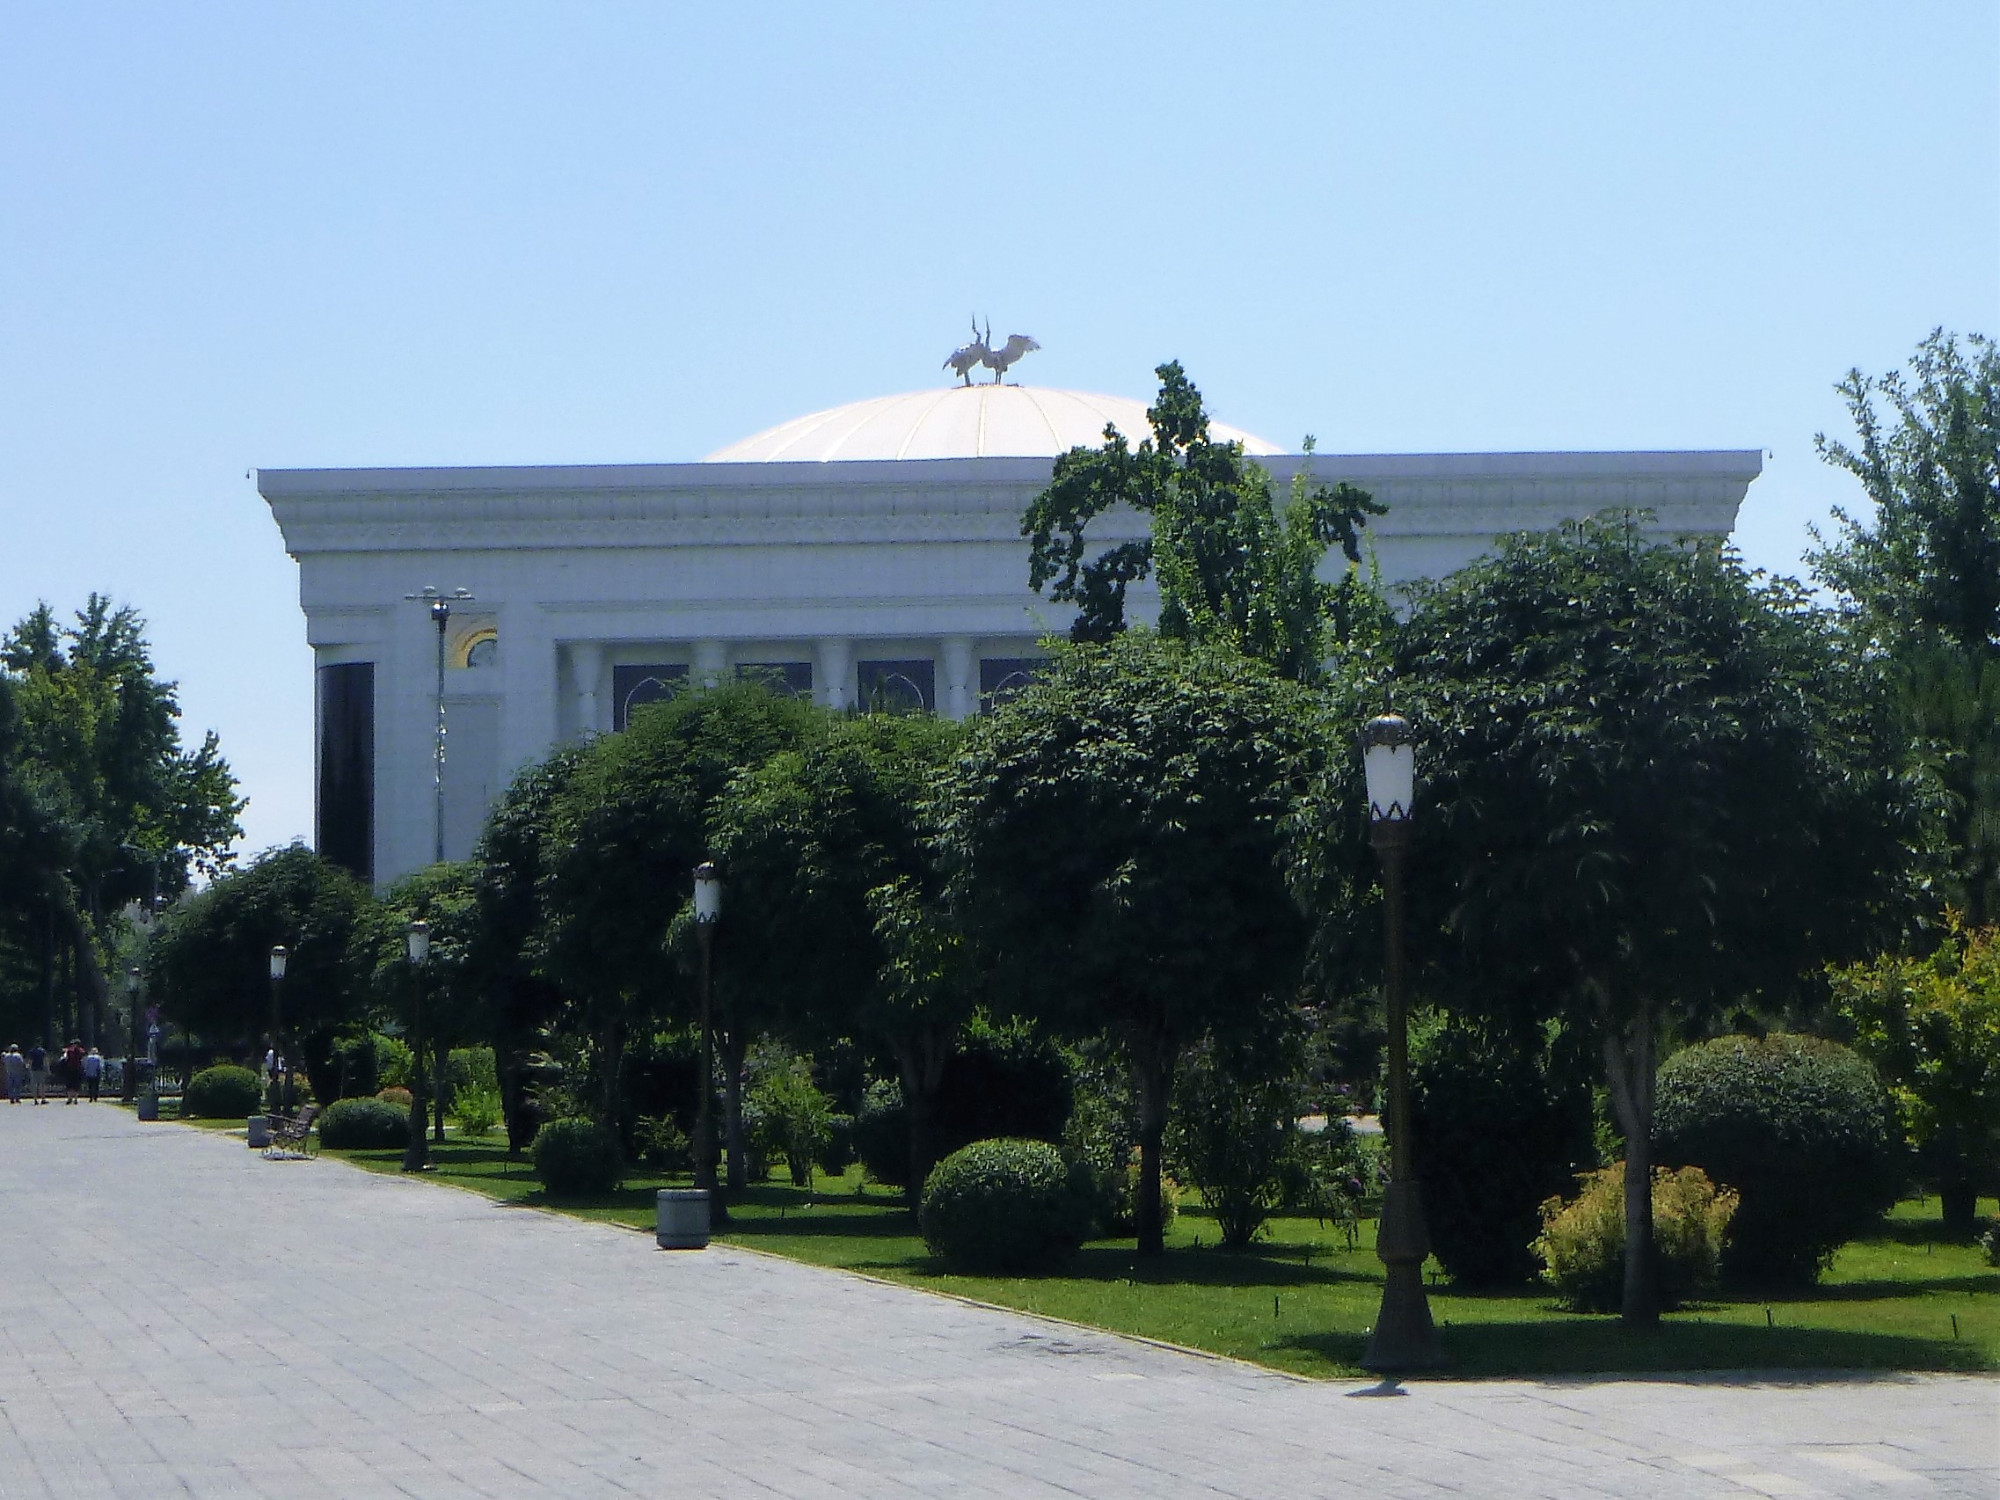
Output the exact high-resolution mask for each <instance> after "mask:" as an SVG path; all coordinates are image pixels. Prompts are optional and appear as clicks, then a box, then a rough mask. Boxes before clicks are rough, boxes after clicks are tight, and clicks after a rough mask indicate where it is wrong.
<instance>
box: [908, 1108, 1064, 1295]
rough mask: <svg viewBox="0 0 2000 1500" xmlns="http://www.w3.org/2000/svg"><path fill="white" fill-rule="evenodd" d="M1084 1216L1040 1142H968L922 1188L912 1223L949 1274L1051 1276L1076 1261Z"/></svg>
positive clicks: (1058, 1158) (1058, 1157)
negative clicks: (1038, 1273)
mask: <svg viewBox="0 0 2000 1500" xmlns="http://www.w3.org/2000/svg"><path fill="white" fill-rule="evenodd" d="M1089 1216H1090V1209H1089V1205H1088V1204H1087V1203H1086V1202H1085V1201H1084V1197H1083V1195H1082V1194H1081V1193H1079V1192H1078V1191H1077V1190H1076V1189H1075V1187H1074V1186H1073V1185H1072V1183H1071V1180H1070V1172H1069V1168H1068V1166H1067V1165H1065V1163H1064V1162H1063V1159H1062V1153H1060V1152H1059V1151H1057V1150H1056V1148H1055V1147H1053V1146H1051V1145H1049V1144H1048V1143H1047V1142H1046V1141H1023V1140H997V1141H975V1142H973V1143H972V1144H971V1145H970V1146H964V1147H961V1148H960V1149H959V1150H957V1151H954V1152H952V1154H951V1155H949V1156H947V1157H946V1158H945V1159H944V1160H943V1161H941V1162H939V1163H938V1164H937V1166H936V1167H935V1168H934V1169H932V1171H931V1175H930V1177H929V1179H928V1180H927V1181H926V1182H925V1183H924V1194H923V1199H922V1202H921V1203H920V1205H919V1207H918V1210H917V1223H918V1225H919V1227H920V1228H921V1229H922V1230H923V1235H924V1243H925V1244H926V1245H928V1246H929V1247H930V1250H931V1253H932V1254H934V1255H936V1256H937V1257H939V1258H940V1259H941V1260H943V1261H944V1263H945V1265H946V1267H947V1268H948V1269H950V1270H953V1271H970V1272H982V1273H991V1274H1001V1275H1012V1274H1019V1273H1022V1272H1035V1271H1053V1270H1055V1269H1056V1268H1057V1267H1058V1266H1060V1265H1062V1263H1063V1262H1064V1261H1066V1260H1068V1259H1069V1258H1070V1256H1071V1255H1073V1254H1075V1253H1076V1247H1077V1246H1078V1245H1080V1244H1082V1243H1083V1237H1084V1234H1085V1232H1086V1231H1087V1229H1088V1227H1089Z"/></svg>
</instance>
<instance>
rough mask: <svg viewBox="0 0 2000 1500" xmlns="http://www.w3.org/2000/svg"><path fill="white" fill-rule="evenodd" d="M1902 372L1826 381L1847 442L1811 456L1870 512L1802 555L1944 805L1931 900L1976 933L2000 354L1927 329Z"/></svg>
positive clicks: (1995, 777)
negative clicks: (1834, 383)
mask: <svg viewBox="0 0 2000 1500" xmlns="http://www.w3.org/2000/svg"><path fill="white" fill-rule="evenodd" d="M1910 376H1911V378H1909V379H1906V378H1905V377H1904V375H1903V373H1902V372H1900V371H1892V372H1890V373H1889V374H1888V375H1885V376H1882V377H1880V378H1878V379H1874V380H1870V379H1868V378H1867V377H1865V376H1863V375H1862V373H1861V372H1860V371H1859V370H1853V371H1850V372H1849V373H1848V376H1847V378H1846V380H1844V381H1842V382H1841V384H1840V387H1839V389H1840V392H1841V394H1842V395H1843V396H1845V397H1846V399H1847V405H1848V410H1849V411H1850V413H1851V414H1852V416H1853V420H1854V426H1855V431H1856V434H1857V442H1858V445H1859V446H1858V447H1852V448H1851V447H1849V446H1848V445H1846V444H1844V443H1839V442H1829V441H1828V440H1827V439H1826V437H1825V436H1824V435H1822V436H1821V437H1820V438H1819V439H1818V443H1819V449H1820V453H1821V454H1822V456H1824V457H1825V458H1826V460H1827V461H1828V462H1829V463H1832V464H1834V465H1836V466H1838V467H1840V468H1843V469H1846V470H1847V471H1848V472H1849V473H1851V474H1853V475H1854V476H1855V477H1856V478H1857V479H1859V480H1860V481H1861V484H1862V488H1863V490H1864V491H1865V492H1866V494H1867V496H1868V499H1869V501H1870V502H1871V504H1872V505H1873V507H1874V514H1873V516H1872V517H1870V518H1869V519H1867V520H1857V519H1856V518H1855V517H1853V516H1850V515H1849V514H1847V513H1846V512H1845V511H1841V510H1836V511H1835V513H1834V514H1835V517H1836V519H1837V521H1838V524H1839V534H1838V538H1837V540H1836V541H1834V542H1833V543H1831V544H1827V543H1824V542H1822V544H1821V546H1820V547H1819V548H1818V550H1816V551H1815V552H1814V553H1813V554H1812V556H1811V562H1812V565H1813V570H1814V572H1815V573H1816V575H1817V576H1818V578H1819V580H1820V582H1822V583H1823V584H1825V585H1826V586H1827V587H1829V588H1832V589H1835V590H1837V591H1838V592H1839V593H1840V594H1841V595H1842V596H1843V597H1844V599H1845V601H1846V605H1847V609H1848V613H1849V618H1850V623H1851V625H1852V627H1853V629H1854V631H1855V633H1856V635H1857V636H1858V637H1859V639H1860V641H1861V643H1862V645H1863V646H1864V648H1865V649H1868V650H1870V651H1872V652H1874V653H1876V654H1878V655H1880V656H1882V657H1884V658H1885V659H1886V664H1887V668H1888V671H1889V675H1890V677H1891V680H1892V681H1893V682H1895V684H1896V685H1897V688H1898V696H1899V699H1900V703H1901V706H1902V710H1903V716H1904V723H1905V727H1906V730H1907V732H1908V733H1910V734H1911V735H1912V736H1913V737H1914V738H1915V739H1916V741H1917V742H1918V744H1919V747H1920V749H1921V750H1922V752H1923V754H1924V756H1925V759H1926V761H1927V762H1928V764H1929V766H1930V768H1931V769H1932V770H1933V771H1934V772H1935V774H1936V775H1937V777H1938V779H1939V782H1940V784H1941V785H1942V787H1943V789H1944V792H1945V795H1946V798H1947V801H1948V804H1949V814H1948V817H1949V822H1948V829H1947V837H1948V839H1949V842H1950V845H1951V850H1952V861H1951V871H1950V880H1949V884H1948V889H1947V892H1946V894H1947V896H1948V898H1949V899H1950V900H1951V902H1952V903H1953V904H1954V905H1956V906H1957V907H1959V909H1960V910H1962V911H1963V912H1965V913H1966V915H1967V918H1968V920H1969V923H1970V925H1972V926H1975V927H1976V926H1981V925H1984V924H1985V923H1988V922H1991V921H1993V920H1994V919H1995V917H1996V916H2000V350H1996V348H1995V346H1994V344H1993V343H1992V341H1991V340H1989V339H1986V338H1982V337H1980V336H1978V335H1976V334H1975V335H1972V336H1970V337H1968V338H1967V339H1966V340H1965V343H1964V344H1963V345H1962V346H1961V344H1960V343H1959V341H1958V340H1957V339H1956V338H1953V337H1951V336H1950V335H1947V334H1946V333H1945V332H1944V331H1943V330H1942V329H1939V330H1937V331H1936V332H1934V333H1932V334H1931V336H1930V337H1929V338H1928V339H1926V340H1925V341H1924V342H1923V343H1922V344H1921V345H1920V346H1918V349H1917V352H1916V355H1915V357H1914V358H1913V359H1912V360H1911V362H1910ZM1878 397H1879V398H1881V399H1882V400H1883V401H1884V402H1886V403H1887V405H1888V407H1889V408H1890V411H1889V412H1888V413H1886V414H1885V413H1882V412H1878V410H1877V408H1876V400H1877V398H1878ZM1815 536H1816V538H1817V533H1815Z"/></svg>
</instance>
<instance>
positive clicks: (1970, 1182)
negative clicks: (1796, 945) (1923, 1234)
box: [1833, 923, 2000, 1235]
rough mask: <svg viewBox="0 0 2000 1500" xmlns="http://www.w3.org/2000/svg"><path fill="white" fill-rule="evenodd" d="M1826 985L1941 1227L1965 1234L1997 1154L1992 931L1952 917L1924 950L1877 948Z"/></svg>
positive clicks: (1999, 982)
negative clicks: (1913, 1157)
mask: <svg viewBox="0 0 2000 1500" xmlns="http://www.w3.org/2000/svg"><path fill="white" fill-rule="evenodd" d="M1833 985H1834V996H1835V999H1836V1000H1837V1001H1838V1003H1839V1005H1840V1008H1841V1010H1842V1012H1843V1013H1844V1014H1845V1015H1846V1016H1847V1018H1848V1020H1849V1021H1850V1022H1851V1023H1852V1024H1853V1026H1854V1044H1855V1048H1856V1050H1858V1051H1859V1052H1860V1053H1861V1054H1862V1055H1863V1056H1864V1057H1866V1058H1868V1060H1869V1061H1870V1062H1872V1063H1874V1064H1875V1066H1876V1068H1877V1069H1878V1070H1880V1072H1881V1073H1882V1075H1883V1077H1885V1078H1886V1079H1887V1080H1888V1081H1889V1084H1890V1087H1891V1088H1892V1089H1893V1090H1894V1091H1895V1094H1896V1101H1897V1104H1898V1105H1899V1106H1900V1108H1901V1111H1902V1115H1903V1120H1904V1125H1905V1128H1906V1130H1907V1131H1908V1133H1909V1136H1910V1139H1911V1141H1912V1142H1913V1143H1914V1144H1915V1146H1916V1147H1917V1149H1918V1151H1919V1152H1921V1153H1922V1155H1923V1157H1924V1158H1925V1160H1926V1164H1927V1165H1928V1167H1929V1168H1930V1170H1931V1171H1932V1172H1934V1173H1935V1174H1936V1179H1937V1181H1938V1184H1939V1187H1940V1189H1941V1192H1940V1196H1941V1197H1942V1198H1943V1200H1944V1222H1945V1226H1946V1228H1948V1229H1949V1230H1951V1231H1952V1232H1953V1233H1955V1234H1965V1235H1969V1234H1971V1233H1972V1229H1973V1219H1974V1214H1975V1210H1976V1204H1977V1201H1978V1192H1979V1189H1980V1187H1981V1185H1982V1183H1981V1179H1982V1178H1985V1177H1989V1176H1990V1174H1991V1173H1992V1171H1993V1161H1994V1158H1995V1155H1996V1152H2000V930H1996V929H1994V928H1991V927H1988V928H1984V929H1981V930H1977V931H1968V930H1967V929H1965V928H1964V927H1962V926H1960V925H1958V924H1957V923H1954V924H1953V925H1952V928H1951V931H1950V933H1949V936H1948V937H1947V940H1946V941H1945V942H1944V943H1942V944H1941V945H1939V947H1938V948H1937V949H1936V950H1934V951H1933V952H1932V953H1930V954H1929V955H1927V956H1926V957H1924V958H1909V957H1904V956H1902V955H1898V954H1893V953H1891V954H1884V955H1883V956H1881V957H1879V958H1876V959H1874V960H1872V961H1870V962H1868V963H1862V964H1855V965H1852V966H1850V967H1848V968H1845V969H1841V970H1838V971H1836V972H1835V974H1834V976H1833Z"/></svg>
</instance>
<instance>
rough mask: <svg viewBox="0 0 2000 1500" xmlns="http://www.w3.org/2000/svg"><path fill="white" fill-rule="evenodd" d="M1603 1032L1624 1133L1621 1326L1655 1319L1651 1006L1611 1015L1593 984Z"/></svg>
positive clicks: (1601, 988)
mask: <svg viewBox="0 0 2000 1500" xmlns="http://www.w3.org/2000/svg"><path fill="white" fill-rule="evenodd" d="M1593 988H1594V989H1595V990H1596V993H1597V998H1598V1012H1599V1018H1600V1022H1601V1024H1602V1026H1603V1031H1604V1076H1605V1083H1606V1084H1607V1085H1608V1086H1609V1088H1610V1091H1611V1105H1612V1108H1613V1109H1614V1110H1615V1111H1616V1112H1617V1115H1618V1126H1619V1128H1620V1129H1621V1130H1623V1131H1624V1132H1625V1289H1624V1297H1623V1305H1622V1307H1621V1309H1620V1311H1621V1314H1622V1316H1623V1319H1624V1323H1625V1326H1626V1327H1627V1328H1656V1327H1658V1326H1659V1322H1660V1268H1659V1252H1658V1246H1657V1245H1656V1243H1655V1242H1654V1239H1653V1050H1654V1037H1653V1008H1652V1005H1651V1004H1650V1003H1649V1002H1646V1001H1640V1002H1638V1003H1637V1004H1636V1005H1635V1006H1634V1007H1633V1008H1632V1010H1631V1012H1630V1013H1629V1014H1628V1015H1626V1016H1624V1017H1622V1018H1618V1017H1614V1015H1613V1014H1612V1011H1611V1004H1610V989H1609V987H1608V986H1606V985H1602V984H1599V985H1594V986H1593Z"/></svg>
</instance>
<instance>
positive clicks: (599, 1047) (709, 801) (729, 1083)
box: [537, 682, 826, 1186]
mask: <svg viewBox="0 0 2000 1500" xmlns="http://www.w3.org/2000/svg"><path fill="white" fill-rule="evenodd" d="M825 717H826V715H825V711H824V710H821V709H817V708H815V707H813V706H812V705H811V704H809V703H806V702H803V701H802V700H800V699H797V698H793V697H789V696H780V695H777V694H773V693H772V692H771V691H770V690H769V689H767V688H765V687H763V686H760V685H758V684H755V683H748V682H738V683H728V684H724V685H722V686H719V687H714V688H705V689H700V690H697V691H693V692H688V693H683V694H680V695H679V696H677V697H675V698H674V699H673V700H671V701H670V702H667V703H663V704H660V705H657V706H655V707H651V708H649V709H647V710H646V711H645V712H643V713H635V714H634V715H633V717H632V725H631V727H630V728H629V729H627V730H625V731H624V732H623V733H622V734H613V735H606V736H604V737H603V738H601V739H599V740H596V741H595V742H593V743H592V744H591V745H590V746H589V747H588V748H587V749H586V750H584V751H583V752H582V753H581V754H580V756H579V757H578V759H577V762H576V764H575V766H574V767H573V768H571V770H570V771H569V774H568V776H567V778H566V780H565V784H564V785H563V787H562V789H561V791H560V792H559V793H558V794H557V795H556V796H555V798H554V800H553V803H552V805H551V807H550V810H549V819H548V828H547V832H546V834H545V835H544V837H543V840H542V845H541V876H540V882H539V895H540V904H541V916H542V924H541V929H540V932H539V935H538V938H537V948H538V954H537V961H538V966H539V967H540V970H541V972H542V974H543V975H544V976H545V977H546V978H548V979H549V980H551V981H552V982H554V983H555V984H556V985H557V986H559V988H560V989H561V991H562V994H563V1001H564V1011H563V1022H562V1024H563V1025H564V1027H565V1028H566V1029H567V1030H568V1031H570V1032H571V1033H572V1034H573V1035H575V1036H577V1037H579V1038H580V1039H581V1040H582V1041H583V1044H584V1047H585V1054H584V1055H585V1060H586V1062H587V1064H588V1066H589V1068H590V1073H591V1078H592V1080H593V1085H592V1087H593V1091H594V1093H595V1096H596V1110H597V1113H598V1119H599V1120H600V1122H601V1123H604V1124H607V1125H609V1124H615V1122H616V1120H617V1118H618V1114H619V1102H620V1101H619V1079H620V1072H621V1067H622V1063H623V1058H624V1054H625V1049H626V1045H627V1043H628V1041H629V1040H630V1039H631V1038H632V1037H633V1036H635V1035H638V1034H640V1032H641V1031H642V1030H651V1029H652V1028H653V1027H654V1026H655V1025H656V1024H657V1023H658V1022H659V1021H661V1020H663V1019H664V1018H665V1017H666V1016H668V1015H669V1014H671V1013H672V1012H673V1011H674V1010H675V1009H676V1008H678V1010H679V1011H680V1013H681V1014H683V1015H685V1014H687V1013H689V1012H690V1011H691V1010H692V1008H693V1003H692V1001H693V984H692V983H691V982H690V979H689V977H688V975H687V973H686V972H685V971H684V969H683V968H682V967H681V966H679V965H677V964H675V963H673V962H671V961H670V960H669V954H670V951H671V948H672V945H671V944H670V941H669V939H670V937H671V929H672V927H673V924H674V923H675V922H676V920H686V919H687V918H688V914H689V909H690V906H691V903H692V899H693V891H692V886H693V871H694V867H695V866H696V865H697V864H699V863H700V862H701V861H702V860H704V859H707V858H708V857H709V856H710V854H711V853H712V852H713V850H712V839H711V829H712V827H713V821H714V812H715V808H716V804H717V803H718V801H719V800H720V799H721V797H722V794H723V791H724V789H725V788H727V786H728V785H729V782H730V779H731V778H732V777H734V776H735V775H737V774H738V773H739V772H741V771H744V770H747V769H749V768H751V767H754V766H757V765H760V764H762V763H763V762H764V761H766V760H768V759H769V758H770V757H771V756H773V755H775V754H777V753H778V752H779V751H781V750H785V749H788V748H791V747H793V746H795V745H797V744H800V743H802V742H803V741H804V740H806V739H807V738H809V737H811V736H812V735H813V734H816V733H818V732H819V731H820V729H821V727H822V725H823V723H824V720H825ZM717 994H718V998H720V997H721V996H722V995H723V994H724V992H723V991H722V990H718V992H717ZM720 1032H721V1034H720V1038H719V1043H720V1045H719V1050H720V1052H721V1055H722V1058H723V1063H724V1084H725V1091H726V1092H725V1110H726V1115H727V1135H728V1143H729V1148H730V1177H731V1186H740V1185H741V1182H740V1180H739V1178H738V1174H739V1173H740V1171H741V1163H742V1161H743V1159H744V1151H743V1146H744V1142H743V1139H742V1087H741V1083H742V1072H743V1060H744V1056H745V1053H746V1052H747V1050H748V1047H749V1042H750V1031H749V1027H748V1026H747V1025H746V1024H738V1023H736V1022H735V1021H734V1020H733V1019H732V1018H730V1017H728V1016H727V1015H726V1014H725V1016H724V1024H723V1025H722V1027H721V1028H720Z"/></svg>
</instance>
